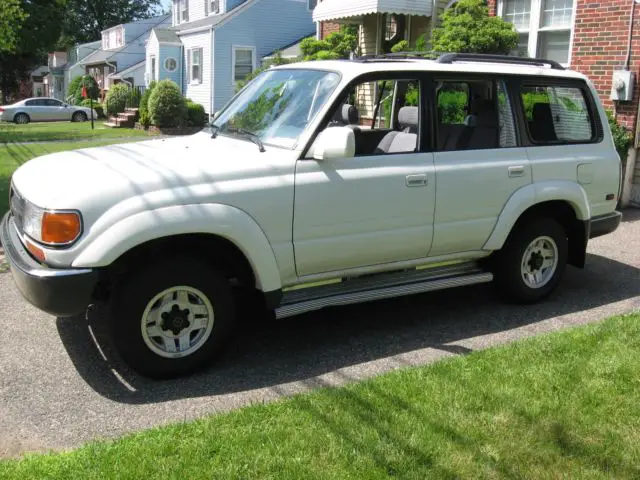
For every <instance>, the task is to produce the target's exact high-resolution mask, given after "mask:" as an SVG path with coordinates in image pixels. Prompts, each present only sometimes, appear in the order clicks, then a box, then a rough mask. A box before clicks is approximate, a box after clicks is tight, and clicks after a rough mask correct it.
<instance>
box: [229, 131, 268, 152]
mask: <svg viewBox="0 0 640 480" xmlns="http://www.w3.org/2000/svg"><path fill="white" fill-rule="evenodd" d="M226 130H227V132H230V133H239V134H240V135H243V136H245V137H247V138H248V139H249V140H251V141H252V142H253V143H255V144H256V145H258V148H259V149H260V151H261V152H264V145H263V144H262V140H260V137H259V136H258V135H256V134H255V133H253V132H250V131H249V130H245V129H244V128H227V129H226Z"/></svg>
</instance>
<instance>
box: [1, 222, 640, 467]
mask: <svg viewBox="0 0 640 480" xmlns="http://www.w3.org/2000/svg"><path fill="white" fill-rule="evenodd" d="M639 269H640V211H638V210H635V211H633V210H630V211H627V212H625V220H624V222H623V224H622V225H621V227H620V229H619V230H618V231H617V232H616V233H615V234H613V235H609V236H606V237H601V238H599V239H596V240H594V241H593V242H592V243H591V245H590V247H589V259H588V267H587V268H586V269H585V270H577V269H575V268H570V269H569V270H568V272H567V275H566V277H565V280H564V282H563V284H562V286H561V287H560V288H559V290H558V291H557V293H556V294H555V295H554V296H553V297H552V298H551V299H549V300H548V301H547V302H545V303H543V304H539V305H535V306H530V307H516V306H511V305H505V304H503V303H501V302H500V301H499V300H497V299H496V298H495V295H494V294H493V290H492V288H491V285H483V286H479V287H469V288H462V289H457V290H450V291H445V292H438V293H435V294H425V295H418V296H413V297H405V298H398V299H395V300H390V301H381V302H376V303H372V304H367V305H359V306H350V307H344V308H336V309H332V310H327V311H324V312H317V313H313V314H308V315H303V316H300V317H297V318H293V319H287V320H284V321H279V322H275V323H272V324H269V325H263V326H254V327H252V328H251V329H249V331H248V333H245V334H244V335H243V336H242V337H241V338H240V339H239V340H238V341H236V342H235V343H234V344H233V345H231V346H230V348H229V351H228V353H227V355H226V356H225V358H224V359H223V360H222V361H221V362H220V363H218V365H217V366H216V367H214V368H212V369H211V370H210V371H207V372H204V373H202V374H199V375H197V376H193V377H190V378H186V379H181V380H172V381H166V382H154V381H150V380H146V379H144V378H140V377H138V376H136V375H134V374H132V373H131V372H130V371H127V369H126V368H124V367H123V366H122V365H121V364H120V363H119V361H118V360H117V358H116V356H115V355H114V354H113V351H112V349H111V348H110V346H109V344H108V342H107V341H106V339H105V338H104V333H103V331H104V328H103V322H101V315H100V312H96V313H94V314H91V315H90V316H89V320H88V321H87V320H85V319H83V318H74V319H55V318H53V317H51V316H48V315H45V314H43V313H40V312H39V311H37V310H36V309H34V308H32V307H31V306H29V305H28V304H27V303H26V302H25V301H23V300H22V298H21V297H20V296H19V294H18V292H17V290H16V288H15V286H14V285H13V282H12V280H11V277H10V275H9V274H6V273H5V274H0V342H1V343H0V456H1V455H4V456H12V455H17V454H19V453H21V452H24V451H31V450H46V449H65V448H70V447H75V446H78V445H80V444H82V443H83V442H86V441H88V440H93V439H98V438H110V437H115V436H118V435H122V434H125V433H127V432H132V431H135V430H139V429H144V428H148V427H151V426H155V425H160V424H164V423H167V422H178V421H183V420H187V419H192V418H195V417H199V416H202V415H206V414H210V413H215V412H220V411H224V410H228V409H231V408H236V407H240V406H242V405H246V404H248V403H252V402H264V401H269V400H273V399H276V398H278V397H281V396H283V395H289V394H293V393H296V392H302V391H306V390H309V389H312V388H315V387H319V386H323V385H339V384H344V383H345V382H350V381H354V380H358V379H362V378H366V377H370V376H372V375H377V374H380V373H383V372H386V371H389V370H393V369H395V368H399V367H406V366H409V365H422V364H425V363H429V362H432V361H434V360H436V359H439V358H442V357H444V356H448V355H455V354H461V353H466V352H469V351H472V350H476V349H482V348H486V347H490V346H493V345H498V344H501V343H505V342H509V341H512V340H514V339H517V338H520V337H525V336H530V335H535V334H539V333H542V332H548V331H553V330H559V329H562V328H566V327H570V326H573V325H579V324H584V323H589V322H594V321H598V320H601V319H604V318H605V317H608V316H611V315H615V314H619V313H623V312H629V311H632V310H636V309H639V308H640V270H639ZM94 337H95V338H96V339H97V344H98V345H100V347H97V346H96V345H97V344H96V342H94V340H93V338H94Z"/></svg>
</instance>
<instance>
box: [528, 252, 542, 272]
mask: <svg viewBox="0 0 640 480" xmlns="http://www.w3.org/2000/svg"><path fill="white" fill-rule="evenodd" d="M543 263H544V255H543V254H542V252H541V251H540V250H538V251H537V252H532V253H531V257H530V258H529V268H530V269H531V271H532V272H535V271H536V270H540V269H541V268H542V264H543Z"/></svg>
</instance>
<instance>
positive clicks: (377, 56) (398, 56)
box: [353, 52, 442, 62]
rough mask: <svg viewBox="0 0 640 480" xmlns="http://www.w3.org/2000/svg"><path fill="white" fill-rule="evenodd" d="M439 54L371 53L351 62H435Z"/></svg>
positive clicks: (355, 58)
mask: <svg viewBox="0 0 640 480" xmlns="http://www.w3.org/2000/svg"><path fill="white" fill-rule="evenodd" d="M441 55H442V53H441V52H392V53H372V54H366V55H360V56H358V57H354V58H353V60H354V61H356V62H358V61H360V62H366V61H376V60H403V59H407V60H435V59H436V58H438V56H441Z"/></svg>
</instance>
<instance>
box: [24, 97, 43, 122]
mask: <svg viewBox="0 0 640 480" xmlns="http://www.w3.org/2000/svg"><path fill="white" fill-rule="evenodd" d="M24 112H25V113H26V114H27V115H29V118H30V119H31V121H32V122H39V121H42V119H43V118H44V99H41V98H35V99H33V100H27V101H25V102H24Z"/></svg>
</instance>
